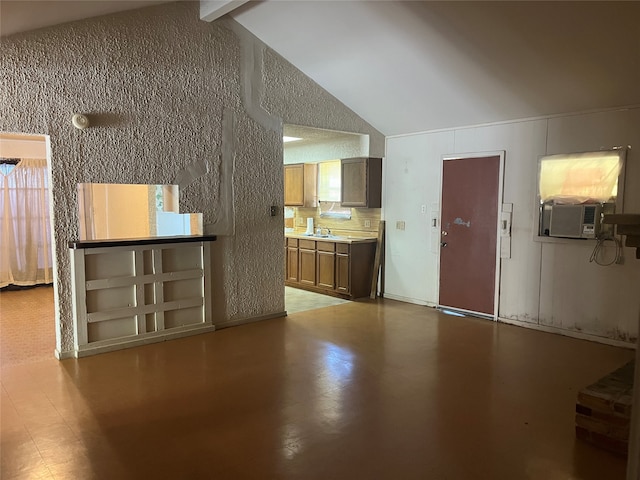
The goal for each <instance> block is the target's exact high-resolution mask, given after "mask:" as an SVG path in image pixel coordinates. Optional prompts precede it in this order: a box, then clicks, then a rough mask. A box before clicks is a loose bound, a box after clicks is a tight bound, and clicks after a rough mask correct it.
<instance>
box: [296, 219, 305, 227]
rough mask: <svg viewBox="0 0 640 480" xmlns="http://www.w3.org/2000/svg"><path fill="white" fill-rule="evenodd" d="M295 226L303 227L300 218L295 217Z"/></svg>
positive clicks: (302, 220)
mask: <svg viewBox="0 0 640 480" xmlns="http://www.w3.org/2000/svg"><path fill="white" fill-rule="evenodd" d="M296 225H297V226H298V227H304V218H302V217H296Z"/></svg>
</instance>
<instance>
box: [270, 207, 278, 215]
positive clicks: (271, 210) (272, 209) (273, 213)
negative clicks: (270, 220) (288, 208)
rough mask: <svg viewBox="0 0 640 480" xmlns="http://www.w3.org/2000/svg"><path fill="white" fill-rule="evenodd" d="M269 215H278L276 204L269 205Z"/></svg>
mask: <svg viewBox="0 0 640 480" xmlns="http://www.w3.org/2000/svg"><path fill="white" fill-rule="evenodd" d="M269 215H271V216H272V217H275V216H276V215H278V206H277V205H271V207H270V208H269Z"/></svg>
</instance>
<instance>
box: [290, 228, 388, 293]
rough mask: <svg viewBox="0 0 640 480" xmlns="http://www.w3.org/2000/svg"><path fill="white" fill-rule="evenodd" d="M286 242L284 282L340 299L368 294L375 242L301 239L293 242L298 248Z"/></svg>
mask: <svg viewBox="0 0 640 480" xmlns="http://www.w3.org/2000/svg"><path fill="white" fill-rule="evenodd" d="M289 240H292V239H289ZM287 245H288V248H287V265H286V271H287V278H286V281H285V283H286V284H287V285H289V286H293V287H299V288H304V289H307V290H312V291H317V292H322V293H327V294H330V295H335V296H339V297H343V298H360V297H365V296H368V295H369V292H370V290H371V276H372V274H373V262H374V257H375V249H376V244H375V242H366V243H364V242H356V243H351V244H349V243H339V242H330V241H317V242H314V241H311V240H302V239H301V240H299V243H296V245H297V246H298V247H299V248H293V247H292V246H291V245H292V243H290V242H287ZM296 251H297V256H296ZM296 273H297V278H296Z"/></svg>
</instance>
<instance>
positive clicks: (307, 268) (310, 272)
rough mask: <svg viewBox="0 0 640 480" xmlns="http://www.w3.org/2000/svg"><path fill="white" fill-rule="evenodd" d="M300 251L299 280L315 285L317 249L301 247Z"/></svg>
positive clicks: (302, 282)
mask: <svg viewBox="0 0 640 480" xmlns="http://www.w3.org/2000/svg"><path fill="white" fill-rule="evenodd" d="M298 253H299V255H298V263H299V265H300V276H299V277H298V280H299V281H300V284H301V285H312V286H314V285H315V284H316V251H315V250H307V249H306V248H300V249H299V250H298Z"/></svg>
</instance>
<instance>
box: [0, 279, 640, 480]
mask: <svg viewBox="0 0 640 480" xmlns="http://www.w3.org/2000/svg"><path fill="white" fill-rule="evenodd" d="M50 300H51V292H50V289H36V290H29V291H26V292H3V293H1V294H0V302H1V304H0V327H1V328H2V333H1V336H2V338H3V344H2V347H3V351H2V357H1V358H2V375H1V384H2V389H1V392H0V393H1V396H0V401H1V403H0V407H1V408H0V410H1V429H0V441H1V445H0V446H1V465H0V468H1V476H2V479H22V478H47V479H50V478H56V479H90V478H104V479H129V478H130V479H148V478H153V479H162V478H167V479H201V478H202V479H210V478H215V479H254V478H255V479H361V478H362V479H508V480H515V479H544V480H548V479H552V480H553V479H571V478H580V479H594V480H595V479H597V480H604V479H608V480H615V479H623V478H624V470H625V463H626V462H625V460H624V459H623V458H619V457H616V456H614V455H612V454H609V453H607V452H605V451H601V450H598V449H596V448H594V447H591V446H590V445H586V444H583V443H582V442H580V441H577V440H576V439H575V434H574V407H575V399H576V394H577V391H578V390H579V389H580V388H582V387H583V386H585V385H588V384H590V383H592V382H593V381H595V380H597V379H598V378H600V377H601V376H603V375H604V374H606V373H608V372H610V371H611V370H613V369H615V368H617V367H618V366H620V365H622V364H623V363H625V362H626V361H628V360H629V359H630V358H632V357H633V352H632V351H630V350H625V349H620V348H615V347H610V346H605V345H600V344H596V343H590V342H587V341H582V340H575V339H570V338H566V337H561V336H557V335H552V334H547V333H542V332H536V331H532V330H527V329H524V328H518V327H514V326H510V325H503V324H496V323H493V322H491V321H487V320H479V319H470V318H458V317H452V316H446V315H441V314H439V313H437V312H436V311H434V310H432V309H429V308H426V307H420V306H416V305H410V304H404V303H400V302H394V301H391V300H379V301H377V302H369V301H361V302H348V303H345V304H342V305H337V306H333V307H328V308H322V309H316V310H311V311H307V312H301V313H295V314H291V315H290V316H289V317H286V318H280V319H274V320H268V321H264V322H258V323H253V324H248V325H244V326H241V327H235V328H228V329H225V330H220V331H218V332H214V333H211V334H205V335H199V336H194V337H190V338H185V339H180V340H174V341H170V342H165V343H160V344H155V345H149V346H145V347H139V348H135V349H129V350H123V351H119V352H113V353H107V354H103V355H98V356H94V357H89V358H85V359H82V360H65V361H62V362H58V361H56V360H54V359H52V358H47V357H50V355H51V352H52V351H53V336H51V337H50V341H51V343H50V345H48V346H47V348H46V353H45V352H40V353H37V352H34V351H29V349H28V348H27V349H26V351H25V358H20V355H19V350H20V349H18V354H17V353H16V351H12V353H11V355H10V356H6V357H5V351H6V350H5V349H6V348H7V344H6V343H5V342H4V339H5V335H7V338H13V339H18V337H20V334H22V335H23V336H24V338H23V340H24V339H27V340H26V343H29V342H28V339H29V338H30V337H32V336H37V335H39V334H37V333H34V332H32V331H31V330H32V329H33V328H34V327H33V326H32V322H36V321H38V319H41V318H42V317H46V319H47V320H46V324H47V325H51V324H52V323H53V319H52V318H51V316H50V315H51V307H50V306H48V305H47V302H49V301H50ZM25 304H26V305H28V306H29V308H25V307H24V305H25ZM41 308H43V310H42V311H40V309H41ZM47 330H48V327H47ZM23 340H17V341H23ZM43 357H44V358H43Z"/></svg>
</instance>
